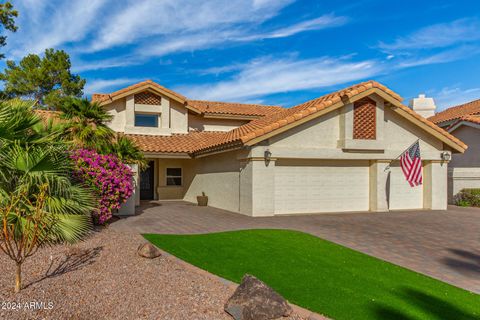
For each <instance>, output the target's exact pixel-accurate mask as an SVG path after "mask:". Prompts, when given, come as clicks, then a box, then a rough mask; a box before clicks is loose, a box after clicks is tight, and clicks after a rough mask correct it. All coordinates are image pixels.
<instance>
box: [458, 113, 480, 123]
mask: <svg viewBox="0 0 480 320" xmlns="http://www.w3.org/2000/svg"><path fill="white" fill-rule="evenodd" d="M461 119H462V120H463V121H468V122H473V123H477V124H480V115H478V116H477V115H469V116H464V117H462V118H461Z"/></svg>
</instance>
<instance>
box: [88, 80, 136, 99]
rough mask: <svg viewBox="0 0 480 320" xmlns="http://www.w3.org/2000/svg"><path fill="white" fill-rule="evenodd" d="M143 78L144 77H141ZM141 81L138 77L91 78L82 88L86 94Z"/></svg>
mask: <svg viewBox="0 0 480 320" xmlns="http://www.w3.org/2000/svg"><path fill="white" fill-rule="evenodd" d="M143 80H144V79H143ZM139 81H142V79H138V78H117V79H91V80H89V81H88V82H87V84H86V85H85V89H84V90H83V91H84V93H85V94H86V95H90V94H92V93H102V92H111V91H114V90H115V89H120V87H124V86H127V85H131V84H134V83H136V82H139Z"/></svg>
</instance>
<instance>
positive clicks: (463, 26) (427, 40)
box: [378, 18, 480, 51]
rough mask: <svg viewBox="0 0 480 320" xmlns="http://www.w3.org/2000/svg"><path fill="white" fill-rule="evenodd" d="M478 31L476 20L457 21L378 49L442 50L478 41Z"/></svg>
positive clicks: (414, 34)
mask: <svg viewBox="0 0 480 320" xmlns="http://www.w3.org/2000/svg"><path fill="white" fill-rule="evenodd" d="M479 30H480V22H479V21H478V19H473V18H465V19H459V20H455V21H453V22H449V23H440V24H435V25H431V26H428V27H425V28H422V29H420V30H418V31H416V32H413V33H412V34H410V35H408V36H406V37H399V38H397V39H396V40H395V41H394V42H392V43H384V42H380V43H379V45H378V47H379V48H380V49H383V50H386V51H395V50H411V49H432V48H444V47H448V46H451V45H456V44H462V43H469V42H472V41H478V40H480V32H479Z"/></svg>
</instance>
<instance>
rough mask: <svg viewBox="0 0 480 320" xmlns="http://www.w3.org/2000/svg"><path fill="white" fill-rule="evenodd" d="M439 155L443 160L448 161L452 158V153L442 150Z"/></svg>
mask: <svg viewBox="0 0 480 320" xmlns="http://www.w3.org/2000/svg"><path fill="white" fill-rule="evenodd" d="M440 157H441V158H442V160H443V161H450V159H451V158H452V155H451V154H450V152H447V151H444V152H442V153H441V154H440Z"/></svg>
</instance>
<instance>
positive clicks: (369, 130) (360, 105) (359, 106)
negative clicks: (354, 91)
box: [353, 98, 377, 140]
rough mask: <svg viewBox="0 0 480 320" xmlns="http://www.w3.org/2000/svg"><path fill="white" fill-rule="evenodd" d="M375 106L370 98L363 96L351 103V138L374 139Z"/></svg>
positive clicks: (375, 131)
mask: <svg viewBox="0 0 480 320" xmlns="http://www.w3.org/2000/svg"><path fill="white" fill-rule="evenodd" d="M376 108H377V106H376V103H375V101H373V100H372V99H370V98H363V99H361V100H358V101H356V102H355V103H354V104H353V139H366V140H375V139H376V135H377V119H376V114H377V110H376Z"/></svg>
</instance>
